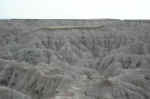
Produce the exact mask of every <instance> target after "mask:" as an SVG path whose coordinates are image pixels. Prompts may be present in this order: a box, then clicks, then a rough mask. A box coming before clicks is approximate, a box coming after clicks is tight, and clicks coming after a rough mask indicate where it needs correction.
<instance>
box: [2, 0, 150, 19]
mask: <svg viewBox="0 0 150 99" xmlns="http://www.w3.org/2000/svg"><path fill="white" fill-rule="evenodd" d="M149 4H150V0H0V18H51V19H59V18H61V19H64V18H69V19H70V18H76V19H84V18H85V19H89V18H117V19H150V13H149V9H150V6H149Z"/></svg>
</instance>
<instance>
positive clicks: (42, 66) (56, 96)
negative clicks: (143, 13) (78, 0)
mask: <svg viewBox="0 0 150 99" xmlns="http://www.w3.org/2000/svg"><path fill="white" fill-rule="evenodd" d="M149 54H150V21H149V20H124V21H121V20H1V21H0V98H1V97H3V98H2V99H149V98H150V55H149Z"/></svg>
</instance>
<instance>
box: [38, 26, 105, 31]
mask: <svg viewBox="0 0 150 99" xmlns="http://www.w3.org/2000/svg"><path fill="white" fill-rule="evenodd" d="M103 27H104V25H97V26H50V27H42V28H40V29H42V30H45V29H46V30H63V29H96V28H103Z"/></svg>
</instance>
